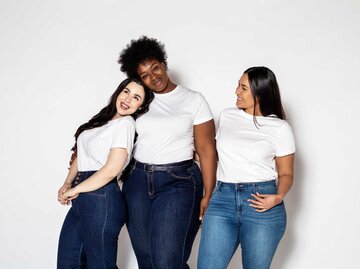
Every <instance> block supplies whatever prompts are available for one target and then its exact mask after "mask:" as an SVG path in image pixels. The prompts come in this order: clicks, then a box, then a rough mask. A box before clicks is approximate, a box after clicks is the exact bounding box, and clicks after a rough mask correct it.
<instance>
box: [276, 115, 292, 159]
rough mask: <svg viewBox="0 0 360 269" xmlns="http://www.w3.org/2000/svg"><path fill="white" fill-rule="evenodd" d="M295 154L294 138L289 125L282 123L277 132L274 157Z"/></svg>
mask: <svg viewBox="0 0 360 269" xmlns="http://www.w3.org/2000/svg"><path fill="white" fill-rule="evenodd" d="M294 152H295V138H294V134H293V131H292V129H291V127H290V125H289V124H288V123H287V122H286V121H284V124H283V125H282V126H281V128H280V130H279V137H278V143H277V146H276V156H277V157H282V156H286V155H289V154H292V153H294Z"/></svg>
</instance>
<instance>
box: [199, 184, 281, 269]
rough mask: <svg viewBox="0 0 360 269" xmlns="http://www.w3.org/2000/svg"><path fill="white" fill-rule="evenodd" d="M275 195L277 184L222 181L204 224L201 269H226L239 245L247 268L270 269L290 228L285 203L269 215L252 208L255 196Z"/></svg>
mask: <svg viewBox="0 0 360 269" xmlns="http://www.w3.org/2000/svg"><path fill="white" fill-rule="evenodd" d="M256 192H259V193H261V194H275V193H276V184H275V181H274V180H272V181H266V182H260V183H224V182H221V181H218V182H217V184H216V187H215V190H214V192H213V195H212V198H211V200H210V203H209V206H208V208H207V210H206V213H205V216H204V221H203V224H202V231H201V240H200V249H199V256H198V269H225V268H227V266H228V264H229V262H230V260H231V258H232V256H233V255H234V253H235V251H236V249H237V248H238V246H239V244H240V245H241V250H242V262H243V269H268V268H270V264H271V260H272V258H273V256H274V254H275V251H276V248H277V246H278V243H279V242H280V239H281V238H282V236H283V234H284V232H285V227H286V212H285V207H284V204H283V203H281V204H279V205H277V206H275V207H273V208H271V209H270V210H268V211H266V212H262V213H260V212H256V211H255V209H254V208H253V207H250V206H249V204H250V202H248V201H247V200H248V199H253V198H252V196H251V194H255V193H256Z"/></svg>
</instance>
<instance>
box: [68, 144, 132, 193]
mask: <svg viewBox="0 0 360 269" xmlns="http://www.w3.org/2000/svg"><path fill="white" fill-rule="evenodd" d="M127 156H128V154H127V151H126V149H115V150H114V149H112V150H111V152H110V155H109V158H108V160H107V162H106V164H105V165H104V166H103V167H102V168H101V169H100V170H98V171H97V172H96V173H94V174H93V175H92V176H91V177H89V178H88V179H87V180H85V181H83V182H81V183H80V184H79V185H77V186H76V187H75V190H76V192H77V193H82V192H90V191H94V190H97V189H99V188H101V187H103V186H105V185H106V184H107V183H109V182H110V181H111V180H112V179H114V178H115V177H116V176H117V175H118V174H119V173H120V172H121V171H122V169H123V166H124V164H125V161H126V160H127Z"/></svg>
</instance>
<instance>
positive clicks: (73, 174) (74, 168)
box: [58, 157, 78, 205]
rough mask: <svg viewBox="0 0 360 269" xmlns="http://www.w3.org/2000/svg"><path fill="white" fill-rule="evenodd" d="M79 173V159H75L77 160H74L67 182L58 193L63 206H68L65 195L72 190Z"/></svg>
mask: <svg viewBox="0 0 360 269" xmlns="http://www.w3.org/2000/svg"><path fill="white" fill-rule="evenodd" d="M77 172H78V167H77V158H76V157H75V159H73V160H72V163H71V166H70V168H69V172H68V174H67V176H66V179H65V182H64V184H63V185H62V186H61V188H60V189H59V191H58V201H59V202H60V203H61V204H63V205H65V204H67V201H66V199H67V198H66V196H64V193H65V192H66V191H67V190H68V189H70V188H71V183H72V182H73V181H74V179H75V177H76V174H77Z"/></svg>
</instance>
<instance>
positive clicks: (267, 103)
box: [244, 66, 286, 125]
mask: <svg viewBox="0 0 360 269" xmlns="http://www.w3.org/2000/svg"><path fill="white" fill-rule="evenodd" d="M244 74H247V75H248V79H249V84H250V90H251V93H252V96H253V98H254V104H255V105H254V113H253V115H255V109H256V106H257V105H259V108H260V111H261V114H262V115H263V116H265V117H266V116H270V115H276V116H277V117H278V118H279V119H282V120H285V119H286V115H285V111H284V108H283V106H282V103H281V97H280V90H279V85H278V83H277V80H276V76H275V74H274V73H273V72H272V71H271V70H270V69H269V68H267V67H264V66H259V67H251V68H248V69H246V70H245V71H244ZM254 120H255V125H256V119H255V116H254Z"/></svg>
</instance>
